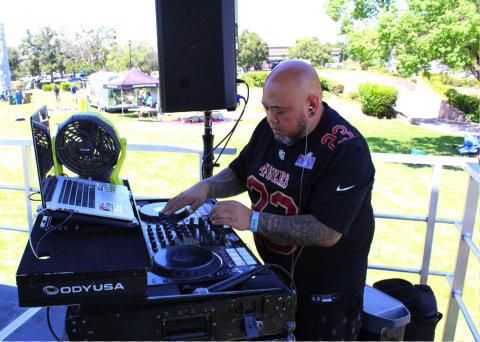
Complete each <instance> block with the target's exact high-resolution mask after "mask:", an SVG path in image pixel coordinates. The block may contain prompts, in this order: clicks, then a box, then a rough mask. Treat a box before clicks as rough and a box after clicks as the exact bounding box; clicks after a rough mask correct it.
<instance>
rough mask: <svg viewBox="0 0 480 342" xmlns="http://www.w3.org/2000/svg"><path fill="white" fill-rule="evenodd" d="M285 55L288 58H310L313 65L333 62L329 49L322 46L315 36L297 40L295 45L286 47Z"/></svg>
mask: <svg viewBox="0 0 480 342" xmlns="http://www.w3.org/2000/svg"><path fill="white" fill-rule="evenodd" d="M287 55H288V58H293V59H305V60H310V62H311V64H312V65H313V66H314V67H318V66H323V65H324V64H325V63H329V62H333V58H332V56H330V49H329V48H328V47H327V46H322V45H321V44H320V40H318V38H316V37H314V38H307V37H304V38H302V39H300V40H297V42H296V44H295V46H294V47H291V48H290V49H288V52H287Z"/></svg>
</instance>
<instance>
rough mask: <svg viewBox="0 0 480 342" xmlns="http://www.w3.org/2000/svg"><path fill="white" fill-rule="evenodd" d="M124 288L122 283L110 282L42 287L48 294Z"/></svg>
mask: <svg viewBox="0 0 480 342" xmlns="http://www.w3.org/2000/svg"><path fill="white" fill-rule="evenodd" d="M117 290H125V287H124V286H123V285H122V283H117V284H112V283H106V284H93V285H74V286H62V287H60V288H58V287H56V286H53V285H47V286H45V287H44V288H43V292H45V294H47V295H49V296H53V295H56V294H58V293H60V294H71V293H91V292H105V291H117Z"/></svg>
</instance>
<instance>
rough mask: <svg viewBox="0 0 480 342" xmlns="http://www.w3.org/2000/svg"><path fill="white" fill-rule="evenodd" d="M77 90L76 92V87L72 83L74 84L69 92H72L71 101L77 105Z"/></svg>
mask: <svg viewBox="0 0 480 342" xmlns="http://www.w3.org/2000/svg"><path fill="white" fill-rule="evenodd" d="M77 90H78V87H77V85H76V84H75V83H74V84H73V85H72V90H71V91H72V101H73V102H75V103H78V102H77Z"/></svg>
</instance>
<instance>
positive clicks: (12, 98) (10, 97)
mask: <svg viewBox="0 0 480 342" xmlns="http://www.w3.org/2000/svg"><path fill="white" fill-rule="evenodd" d="M7 97H8V104H9V105H14V104H15V95H13V94H8V95H7Z"/></svg>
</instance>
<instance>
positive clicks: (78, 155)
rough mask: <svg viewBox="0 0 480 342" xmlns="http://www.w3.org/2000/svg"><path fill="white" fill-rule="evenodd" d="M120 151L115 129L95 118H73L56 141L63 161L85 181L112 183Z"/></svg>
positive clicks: (77, 116)
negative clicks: (86, 179) (110, 180)
mask: <svg viewBox="0 0 480 342" xmlns="http://www.w3.org/2000/svg"><path fill="white" fill-rule="evenodd" d="M120 150H121V146H120V141H119V138H118V135H117V133H116V131H115V130H114V128H113V127H112V126H110V125H109V124H108V123H106V122H105V121H103V120H102V119H100V118H98V117H97V116H92V115H73V116H72V117H70V119H68V120H67V121H66V122H65V123H64V124H62V125H61V126H60V127H59V128H58V132H57V136H56V139H55V153H56V155H57V158H58V160H59V162H60V163H61V164H63V165H64V166H65V167H66V168H67V169H69V170H70V171H72V172H74V173H76V174H77V175H79V176H80V177H81V178H91V179H94V180H99V181H106V182H108V181H109V178H110V175H111V173H112V171H113V168H114V167H115V165H116V163H117V161H118V156H119V154H120Z"/></svg>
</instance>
